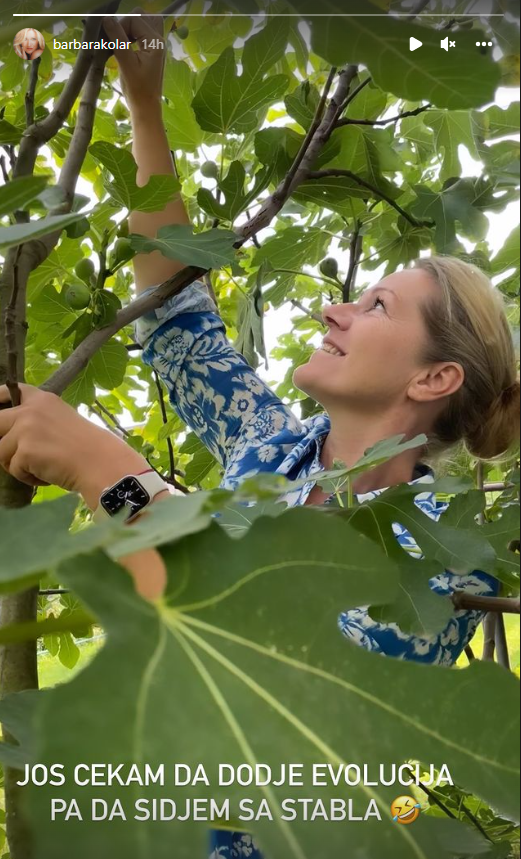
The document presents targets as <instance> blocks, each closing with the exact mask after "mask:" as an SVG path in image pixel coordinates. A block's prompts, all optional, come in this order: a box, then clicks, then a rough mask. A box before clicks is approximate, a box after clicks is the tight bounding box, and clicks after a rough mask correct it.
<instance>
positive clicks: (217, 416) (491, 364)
mask: <svg viewBox="0 0 521 859" xmlns="http://www.w3.org/2000/svg"><path fill="white" fill-rule="evenodd" d="M105 29H106V32H107V34H108V36H109V37H110V38H111V39H116V38H120V39H122V40H127V39H128V38H129V37H130V38H131V39H132V40H136V41H138V42H139V43H140V50H139V51H138V52H134V51H117V52H116V57H117V60H118V63H119V66H120V72H121V79H122V86H123V90H124V93H125V96H126V99H127V101H128V104H129V107H130V111H131V119H132V128H133V152H134V156H135V159H136V162H137V164H138V182H139V184H142V185H143V184H145V183H146V182H147V180H148V178H149V177H150V176H151V175H153V174H172V173H173V172H174V166H173V162H172V157H171V154H170V149H169V145H168V141H167V137H166V134H165V131H164V127H163V123H162V116H161V92H162V77H163V65H164V52H163V51H161V50H159V49H158V48H157V47H154V48H150V47H148V48H146V47H145V44H144V43H145V41H147V42H148V43H150V42H152V44H154V45H155V44H156V41H155V40H157V38H158V37H159V38H161V36H162V25H161V23H160V19H159V18H150V19H148V18H146V17H141V18H130V19H123V20H122V21H120V22H117V21H114V20H107V21H106V22H105ZM130 222H131V231H132V232H135V233H141V234H143V235H147V236H155V235H156V232H157V230H158V229H159V228H160V227H161V226H163V225H165V224H174V223H176V224H186V223H188V218H187V215H186V212H185V209H184V207H183V204H182V202H181V200H180V198H177V199H176V200H174V201H172V202H170V203H169V204H168V205H167V206H166V207H165V208H164V209H163V211H161V212H155V213H143V212H133V213H132V214H131V218H130ZM133 265H134V273H135V282H136V289H137V291H138V292H139V293H144V292H146V291H147V290H149V289H154V288H155V287H156V286H157V285H158V284H160V283H162V282H163V281H165V280H167V279H168V278H169V277H171V276H172V275H173V274H175V273H176V272H177V271H179V270H181V269H182V268H183V264H182V263H180V262H175V261H172V260H170V259H167V258H165V257H163V256H161V255H160V254H159V253H157V252H154V253H152V254H148V255H141V256H136V257H135V258H134V260H133ZM323 318H324V321H325V323H326V325H327V327H328V333H327V335H326V337H325V338H324V343H323V345H322V347H321V348H320V349H318V350H317V351H316V352H315V353H314V354H313V355H312V357H311V359H310V360H309V361H308V362H307V363H306V364H304V365H302V366H300V367H298V368H297V370H296V371H295V374H294V380H295V384H296V385H297V386H298V387H299V388H300V389H302V390H303V391H305V392H306V393H307V394H309V395H310V396H312V397H314V398H315V399H316V400H317V401H318V402H319V403H321V405H322V406H323V407H324V410H325V411H324V412H323V413H321V414H319V415H315V416H313V417H312V418H310V419H308V420H306V421H300V420H299V419H298V418H297V417H296V416H295V415H294V414H293V412H292V411H291V410H290V408H289V407H288V406H286V405H284V404H283V403H282V401H281V400H280V399H279V398H278V397H277V396H275V394H274V393H273V392H272V391H271V390H270V388H269V387H267V385H265V384H264V382H263V381H262V380H261V379H260V378H259V377H258V376H257V375H256V374H255V373H254V372H253V370H252V369H251V367H250V366H249V365H248V364H247V362H246V361H245V360H244V359H243V357H242V356H241V355H240V354H239V353H238V352H237V351H236V350H234V348H233V347H232V346H231V345H230V344H229V342H228V341H227V339H226V336H225V328H224V325H223V322H222V320H221V319H220V317H219V315H218V313H217V309H216V307H215V304H214V302H213V300H212V298H211V297H210V296H209V294H208V291H207V290H206V288H205V287H204V285H203V284H201V283H195V284H193V285H192V286H190V287H188V288H187V289H185V290H184V291H183V292H182V293H181V294H180V295H179V296H177V297H175V298H173V299H171V300H170V301H169V302H167V304H166V305H165V306H164V307H162V308H161V309H160V310H157V311H155V312H153V313H150V314H148V315H147V316H146V317H144V318H142V319H141V320H139V322H138V324H137V326H136V335H137V338H138V340H139V342H140V343H141V344H142V346H143V348H144V351H143V360H144V361H145V362H146V363H147V364H149V365H151V366H153V367H154V368H155V369H156V370H157V371H158V373H159V374H160V375H161V377H162V379H163V381H164V383H165V384H166V386H167V388H168V392H169V396H170V400H171V403H172V406H173V407H174V409H175V410H176V411H177V413H178V414H179V415H180V416H181V417H182V418H183V420H184V421H186V423H187V424H188V425H190V427H191V428H192V429H193V430H194V432H196V433H197V434H198V436H199V437H200V438H201V439H202V441H203V442H204V444H205V445H206V446H207V447H208V448H209V450H210V451H211V452H212V453H213V455H214V456H215V457H216V458H217V459H218V460H219V461H220V462H221V463H222V465H223V466H224V469H225V472H224V478H223V481H222V484H221V485H223V486H225V487H226V488H233V487H235V486H237V484H238V483H240V481H241V480H243V479H244V478H245V477H247V476H250V475H253V474H257V473H259V472H262V471H267V472H277V473H279V474H284V475H286V476H287V477H288V478H289V479H291V480H296V479H298V478H302V477H309V481H308V482H307V483H306V485H305V486H304V487H301V488H298V489H295V490H293V491H290V492H288V493H287V495H286V497H285V500H286V502H287V503H288V505H290V506H295V505H301V504H321V503H327V502H328V500H329V498H328V495H327V494H326V493H324V492H323V491H322V490H321V489H320V488H319V487H318V486H317V485H316V482H315V479H314V477H316V474H317V473H318V472H320V471H321V470H323V469H324V468H326V469H327V468H330V467H331V466H332V464H333V460H334V459H340V460H343V461H344V462H345V463H346V464H347V465H348V466H351V465H353V464H354V463H355V462H356V461H357V460H358V459H360V457H361V456H362V455H363V453H364V451H365V450H366V449H367V448H368V447H370V446H372V445H373V444H375V443H376V442H378V441H379V440H381V439H384V438H388V437H390V436H393V435H396V434H399V433H405V435H406V437H407V438H412V437H414V436H416V435H417V434H419V433H422V432H424V433H425V434H426V435H427V436H428V437H429V444H428V445H427V447H426V449H425V450H424V451H422V454H423V457H424V458H425V456H427V455H428V456H429V457H430V458H431V459H435V458H436V457H437V456H439V455H440V454H441V453H442V452H443V451H446V450H448V449H449V448H451V447H452V446H453V445H454V444H456V443H457V442H459V441H460V440H462V439H464V440H465V442H466V444H467V446H468V448H469V450H470V452H471V453H472V454H473V455H475V456H477V457H481V458H483V459H490V458H493V457H495V456H497V455H499V454H503V453H505V452H507V451H510V449H511V448H512V446H513V445H514V444H515V442H516V441H517V439H518V436H519V401H520V396H519V381H518V379H517V368H516V357H515V351H514V347H513V343H512V338H511V334H510V329H509V325H508V322H507V319H506V315H505V309H504V305H503V303H502V299H501V296H500V294H499V293H498V292H497V291H496V290H494V289H493V288H492V287H491V284H490V282H489V281H488V280H487V278H486V277H485V276H484V275H483V274H482V273H480V272H479V270H477V269H476V268H474V267H472V266H469V265H467V264H465V263H463V262H461V261H459V260H456V259H451V258H430V259H423V260H421V261H418V262H417V263H416V265H415V267H414V268H412V269H410V270H405V271H400V272H396V273H395V274H392V275H390V276H389V277H386V278H385V279H384V280H383V281H382V282H381V283H380V284H377V285H376V286H374V287H372V288H371V289H370V290H366V292H364V294H363V296H362V297H361V298H360V300H359V301H358V302H357V303H356V304H351V303H349V304H337V305H333V306H326V307H325V309H324V311H323ZM0 401H3V402H8V401H9V394H8V392H7V389H6V388H5V387H4V388H0ZM0 437H2V438H1V440H0V464H1V465H2V466H3V467H4V468H5V469H6V470H8V471H9V472H10V473H11V474H13V475H14V476H15V477H17V478H18V479H20V480H23V481H26V482H28V483H31V484H33V485H39V484H41V483H42V482H46V483H56V484H58V485H60V486H62V487H64V488H66V489H70V490H75V491H79V492H81V493H82V495H83V497H84V498H85V500H86V502H87V504H88V505H89V506H90V507H91V508H92V509H95V508H99V502H100V494H101V492H102V490H103V489H104V488H105V487H107V486H111V485H112V484H117V482H118V481H120V480H121V478H123V477H124V476H125V475H127V474H133V475H137V476H138V478H139V474H140V473H142V472H143V471H146V469H147V465H148V464H147V463H146V461H145V460H144V459H143V458H142V457H140V456H139V455H138V454H137V453H136V452H135V451H133V450H131V449H130V448H129V447H127V446H126V445H125V444H124V442H122V441H121V440H120V439H118V438H116V437H114V436H112V435H111V434H110V433H107V432H106V431H105V430H103V429H100V428H98V427H96V426H94V425H93V424H91V423H90V422H89V421H87V420H85V419H83V418H82V417H81V416H79V415H77V414H76V412H75V411H74V410H73V409H71V408H70V407H69V406H67V405H66V404H65V403H63V402H62V401H61V400H60V399H59V398H57V397H54V396H53V395H49V394H45V393H43V392H41V391H38V390H36V389H34V388H31V387H30V386H22V405H21V406H19V407H16V408H12V409H8V410H6V411H3V412H1V413H0ZM417 457H418V452H417V449H416V450H411V451H406V452H404V453H402V454H401V455H399V456H397V457H395V458H394V459H392V460H390V461H388V462H386V463H384V464H383V465H381V466H379V467H377V468H375V469H373V470H372V471H371V472H369V473H365V474H363V475H361V476H360V477H359V478H358V479H357V480H355V482H354V492H355V494H356V498H357V501H358V503H363V502H364V501H365V500H367V499H370V498H374V497H376V496H377V495H378V494H380V493H381V492H383V491H384V489H385V488H386V487H390V486H394V485H396V484H399V483H412V484H416V483H418V484H421V485H422V486H423V484H428V483H432V481H433V472H432V469H431V468H429V466H427V465H426V464H425V463H424V462H421V461H419V460H418V458H417ZM120 489H121V487H120ZM158 489H159V491H158V492H157V494H155V498H162V497H166V496H167V495H168V492H167V489H166V485H165V486H164V487H163V486H162V485H161V486H160V487H158ZM425 489H426V491H424V492H422V493H421V495H418V496H417V498H416V503H417V504H418V506H419V507H420V508H421V509H422V510H423V511H424V512H425V514H426V515H428V516H430V517H431V518H434V519H438V518H439V516H440V515H441V513H442V512H443V510H444V509H445V508H444V507H443V505H439V504H437V502H436V499H435V496H434V495H433V494H432V493H429V492H428V491H427V490H428V487H426V488H425ZM126 491H127V490H126V489H125V487H123V489H121V496H125V492H126ZM129 491H130V490H129ZM132 503H133V502H132ZM136 503H138V502H136ZM396 529H397V538H398V540H399V542H400V544H401V545H402V546H403V547H404V548H405V549H410V548H414V541H413V539H412V537H411V535H410V534H409V533H408V532H407V531H406V530H405V529H404V528H401V527H400V526H396ZM158 558H159V556H158V555H157V553H155V552H149V553H138V554H136V555H133V556H132V557H131V558H128V559H125V565H126V566H127V567H128V569H129V570H130V571H131V572H132V574H133V575H134V577H135V580H136V583H137V587H138V589H139V590H140V592H141V593H143V594H145V595H147V596H150V597H154V596H157V595H158V594H159V593H160V592H161V588H162V585H163V576H164V569H163V568H162V566H161V562H160V561H159V560H158ZM430 585H431V587H432V589H433V590H434V591H435V592H436V593H439V594H441V595H445V596H447V595H449V594H451V593H452V592H453V591H455V590H461V589H465V590H467V591H469V592H471V593H474V594H482V595H490V594H496V593H497V590H498V583H497V582H496V580H495V579H494V578H492V577H491V576H489V575H486V574H485V573H483V572H481V571H477V570H476V571H474V572H473V573H472V574H470V575H461V576H460V575H456V574H454V573H450V572H448V571H447V572H446V573H445V574H444V575H439V576H436V578H433V579H432V580H431V582H430ZM341 609H342V607H341V606H339V613H340V611H341ZM480 620H481V615H480V614H479V613H478V612H472V611H458V612H455V614H454V616H453V618H452V619H451V621H450V623H449V624H448V626H447V628H446V629H445V630H444V631H443V633H441V634H440V635H438V636H425V637H423V638H422V637H418V636H411V635H406V634H404V633H402V632H401V631H400V629H399V628H398V627H397V625H396V624H380V623H376V622H374V621H372V620H371V618H370V617H369V615H368V612H367V611H366V609H363V608H361V609H357V610H354V611H349V612H345V613H344V614H340V616H339V626H340V629H341V630H342V632H343V633H344V635H345V636H346V637H347V638H349V639H351V640H352V641H354V642H356V643H358V644H359V645H362V646H364V647H366V648H367V649H370V650H374V651H376V652H378V653H381V654H385V655H390V656H395V657H397V658H401V659H413V660H416V661H421V662H426V663H436V664H441V665H452V664H453V663H454V662H455V660H456V659H457V658H458V656H459V654H460V653H461V652H462V650H463V648H464V647H465V646H466V644H467V643H468V641H469V640H470V639H471V637H472V635H473V634H474V631H475V629H476V627H477V625H478V624H479V622H480ZM346 655H347V656H348V653H347V652H346ZM212 838H213V841H212V847H211V850H212V851H213V852H212V856H215V857H217V856H222V855H224V856H227V857H241V856H249V857H250V859H258V857H260V854H259V852H258V850H257V848H255V845H254V843H253V841H252V839H251V837H250V836H248V835H243V834H242V833H229V832H215V833H214V834H213V836H212Z"/></svg>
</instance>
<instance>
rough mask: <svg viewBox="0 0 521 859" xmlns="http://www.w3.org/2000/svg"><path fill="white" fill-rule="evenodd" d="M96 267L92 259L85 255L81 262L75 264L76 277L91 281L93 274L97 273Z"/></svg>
mask: <svg viewBox="0 0 521 859" xmlns="http://www.w3.org/2000/svg"><path fill="white" fill-rule="evenodd" d="M95 272H96V267H95V265H94V263H93V262H92V260H91V259H88V258H87V257H83V259H80V261H79V262H77V263H76V265H75V266H74V274H75V275H76V277H79V279H80V280H83V281H84V283H90V279H91V276H92V275H93V274H95Z"/></svg>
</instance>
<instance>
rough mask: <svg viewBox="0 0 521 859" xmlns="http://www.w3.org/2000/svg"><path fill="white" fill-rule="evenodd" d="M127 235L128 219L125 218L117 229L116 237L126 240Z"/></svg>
mask: <svg viewBox="0 0 521 859" xmlns="http://www.w3.org/2000/svg"><path fill="white" fill-rule="evenodd" d="M128 233H129V228H128V218H125V220H124V221H121V224H120V225H119V227H118V236H120V237H121V238H123V239H126V237H127V236H128Z"/></svg>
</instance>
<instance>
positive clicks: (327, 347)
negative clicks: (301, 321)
mask: <svg viewBox="0 0 521 859" xmlns="http://www.w3.org/2000/svg"><path fill="white" fill-rule="evenodd" d="M320 351H322V352H327V353H328V355H337V356H339V357H340V358H344V357H345V353H344V352H341V351H340V349H337V348H336V346H332V345H331V343H322V346H321V347H320Z"/></svg>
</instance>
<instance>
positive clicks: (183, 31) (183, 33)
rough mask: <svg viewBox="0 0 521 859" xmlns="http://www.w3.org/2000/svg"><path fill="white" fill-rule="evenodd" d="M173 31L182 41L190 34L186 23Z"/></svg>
mask: <svg viewBox="0 0 521 859" xmlns="http://www.w3.org/2000/svg"><path fill="white" fill-rule="evenodd" d="M175 33H176V36H177V37H178V39H181V40H182V41H184V40H185V39H188V36H189V34H190V30H189V29H188V27H187V26H186V24H181V26H180V27H178V28H177V30H176V31H175Z"/></svg>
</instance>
